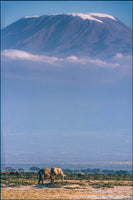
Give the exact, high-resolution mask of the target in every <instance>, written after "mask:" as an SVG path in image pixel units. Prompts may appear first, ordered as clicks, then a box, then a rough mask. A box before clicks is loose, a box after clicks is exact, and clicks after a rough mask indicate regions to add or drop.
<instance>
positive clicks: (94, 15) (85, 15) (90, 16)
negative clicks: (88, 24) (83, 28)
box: [67, 13, 117, 23]
mask: <svg viewBox="0 0 133 200" xmlns="http://www.w3.org/2000/svg"><path fill="white" fill-rule="evenodd" d="M67 15H72V16H74V17H76V16H78V17H81V18H82V19H84V20H86V19H88V20H94V21H97V22H100V23H103V21H102V20H101V19H97V17H98V18H105V17H106V18H110V19H113V20H117V19H116V18H114V17H113V16H111V15H107V14H103V13H67Z"/></svg>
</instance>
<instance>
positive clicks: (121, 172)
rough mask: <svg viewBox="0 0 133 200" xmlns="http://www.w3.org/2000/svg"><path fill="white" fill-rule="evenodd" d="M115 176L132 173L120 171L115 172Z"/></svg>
mask: <svg viewBox="0 0 133 200" xmlns="http://www.w3.org/2000/svg"><path fill="white" fill-rule="evenodd" d="M115 174H130V173H129V172H128V171H126V170H118V171H116V172H115Z"/></svg>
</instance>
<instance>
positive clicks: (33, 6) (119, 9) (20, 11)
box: [1, 1, 132, 28]
mask: <svg viewBox="0 0 133 200" xmlns="http://www.w3.org/2000/svg"><path fill="white" fill-rule="evenodd" d="M1 10H2V14H1V15H2V23H1V27H2V28H3V27H5V26H7V25H9V24H11V23H13V22H14V21H17V20H18V19H20V18H22V17H24V16H27V15H45V14H53V13H69V12H83V13H90V12H94V13H106V14H109V15H113V16H114V17H116V18H118V19H119V20H121V21H122V22H124V23H125V24H126V25H127V26H129V27H131V26H132V1H68V2H65V1H33V2H32V1H3V2H2V3H1Z"/></svg>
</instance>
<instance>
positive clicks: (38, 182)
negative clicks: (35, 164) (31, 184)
mask: <svg viewBox="0 0 133 200" xmlns="http://www.w3.org/2000/svg"><path fill="white" fill-rule="evenodd" d="M41 180H42V179H41V175H40V174H39V180H38V184H40V181H41Z"/></svg>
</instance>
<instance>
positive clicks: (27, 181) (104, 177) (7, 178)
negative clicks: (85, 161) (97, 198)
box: [1, 172, 132, 188]
mask: <svg viewBox="0 0 133 200" xmlns="http://www.w3.org/2000/svg"><path fill="white" fill-rule="evenodd" d="M65 175H66V176H65V177H64V179H65V180H64V182H62V180H61V177H60V176H58V177H56V179H55V182H54V184H51V183H50V180H49V184H48V187H56V188H60V187H62V185H68V186H69V185H71V184H78V185H79V186H84V185H86V183H85V182H83V180H86V181H88V185H91V186H94V187H114V186H118V185H119V186H122V185H125V186H127V185H132V182H131V181H132V175H131V174H85V175H84V177H80V178H79V177H78V174H76V173H73V174H70V173H66V174H65ZM67 180H68V181H67ZM69 180H73V181H71V182H70V181H69ZM74 180H79V182H76V181H74ZM93 180H97V181H98V182H94V183H90V182H89V181H93ZM108 180H110V181H111V180H112V181H113V182H109V183H108V182H107V183H104V182H103V181H108ZM125 181H130V182H125ZM1 183H2V185H6V186H10V187H16V186H21V185H23V186H28V185H35V184H37V183H38V174H37V173H35V172H22V173H21V176H19V177H17V176H15V175H7V174H6V175H3V174H2V175H1Z"/></svg>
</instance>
